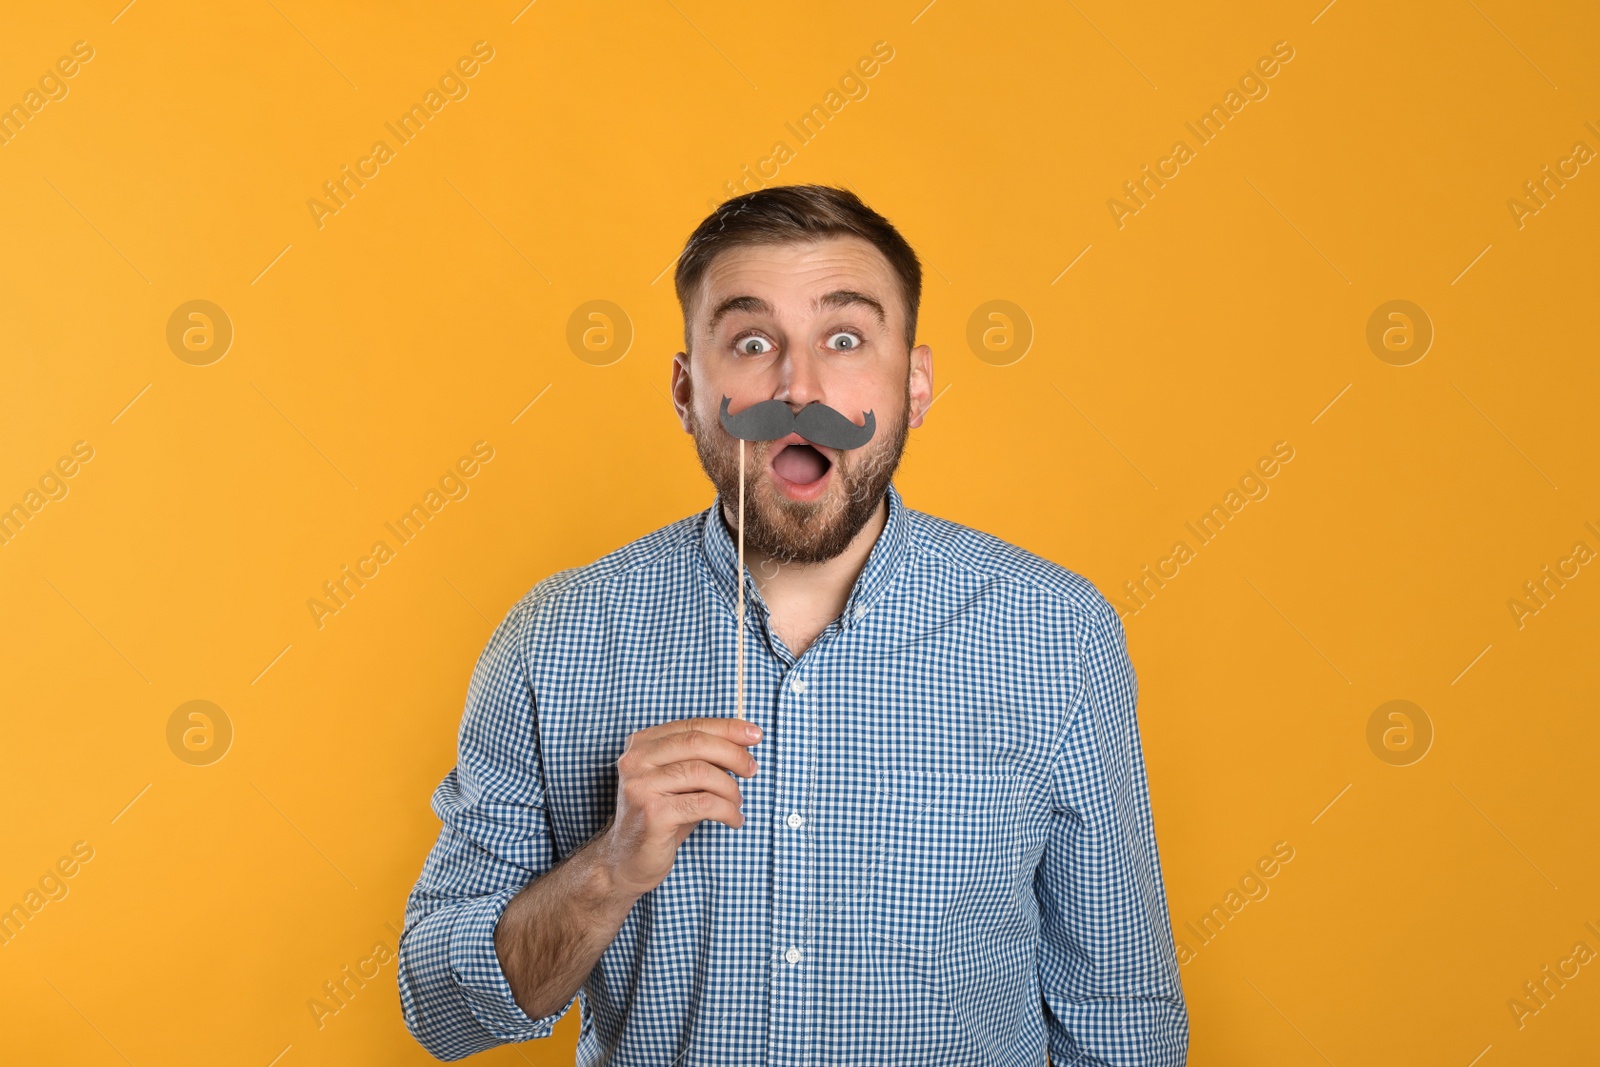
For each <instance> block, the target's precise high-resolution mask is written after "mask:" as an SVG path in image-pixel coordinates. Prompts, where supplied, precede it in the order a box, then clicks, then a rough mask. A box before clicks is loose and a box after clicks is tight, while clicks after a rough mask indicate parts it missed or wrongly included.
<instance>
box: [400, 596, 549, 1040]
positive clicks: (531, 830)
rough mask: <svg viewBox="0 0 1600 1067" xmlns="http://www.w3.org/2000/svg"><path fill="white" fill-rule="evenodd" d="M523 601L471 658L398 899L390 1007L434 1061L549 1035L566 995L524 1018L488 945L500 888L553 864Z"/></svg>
mask: <svg viewBox="0 0 1600 1067" xmlns="http://www.w3.org/2000/svg"><path fill="white" fill-rule="evenodd" d="M536 592H537V590H536ZM532 610H534V598H533V597H532V596H531V595H530V596H529V597H526V598H524V599H523V600H522V601H520V602H519V603H518V604H517V606H516V607H514V608H512V609H511V611H510V612H509V613H507V615H506V617H505V618H504V619H503V620H502V621H501V623H500V625H499V626H497V627H496V628H495V631H494V633H493V634H492V635H491V636H490V638H489V643H488V645H487V646H486V647H485V648H484V650H483V652H482V654H481V655H480V656H479V657H478V662H477V665H476V666H475V667H474V668H473V672H472V680H471V682H470V683H469V685H468V687H467V701H466V708H465V710H464V712H463V714H462V717H461V730H460V733H459V736H458V745H457V758H456V766H455V768H454V769H452V770H451V771H450V772H449V773H448V774H446V775H445V777H444V780H443V781H442V782H440V783H439V787H438V789H436V790H435V791H434V794H433V801H432V807H433V813H434V814H435V815H437V816H438V817H439V819H440V821H441V822H442V823H443V826H442V827H441V828H440V831H439V839H438V841H437V842H436V843H435V844H434V846H433V849H432V851H431V852H429V854H428V858H427V861H426V863H425V864H424V866H423V870H422V875H421V877H420V878H419V879H418V880H417V884H416V886H415V887H414V888H413V889H412V891H411V894H410V896H409V898H408V899H407V902H406V913H405V926H404V929H403V930H402V931H401V938H400V951H399V955H400V966H399V983H400V1003H401V1008H402V1009H403V1011H404V1013H405V1021H406V1028H407V1029H408V1030H410V1031H411V1035H412V1036H413V1037H415V1038H416V1039H417V1041H418V1042H419V1043H420V1044H421V1045H422V1047H423V1048H425V1049H427V1051H428V1052H430V1053H431V1054H432V1055H433V1056H434V1057H436V1058H438V1059H441V1060H458V1059H461V1058H462V1057H464V1056H469V1055H471V1054H472V1053H475V1052H481V1051H483V1050H484V1049H488V1048H492V1047H494V1046H495V1045H499V1044H503V1043H506V1042H517V1041H530V1040H533V1039H534V1038H540V1037H549V1036H550V1033H551V1031H552V1030H553V1029H554V1027H555V1024H556V1022H557V1021H559V1020H560V1019H561V1018H562V1016H564V1015H565V1014H566V1013H567V1012H568V1011H569V1010H570V1009H571V1007H572V1005H573V1003H576V998H574V999H573V1000H572V1001H569V1002H568V1003H567V1005H566V1007H564V1008H562V1009H561V1010H560V1011H558V1012H556V1013H554V1014H551V1015H546V1016H544V1017H543V1018H539V1019H534V1018H530V1017H529V1016H528V1015H527V1013H526V1012H524V1011H523V1010H522V1009H521V1008H520V1007H518V1006H517V1003H516V1000H515V998H514V997H513V996H512V992H511V985H510V983H509V982H508V981H507V980H506V976H505V972H504V971H502V970H501V969H500V958H499V955H498V954H497V953H496V952H495V946H494V930H495V924H496V923H498V922H499V921H500V916H501V913H503V912H504V911H505V908H506V905H507V904H508V903H509V902H510V901H511V898H512V897H514V896H516V895H517V893H518V892H519V891H520V890H521V889H522V888H523V887H524V886H525V885H527V883H528V882H530V881H532V880H533V879H534V878H535V877H537V876H538V875H540V874H542V873H543V872H545V871H547V870H549V869H550V868H551V867H552V866H554V865H555V854H554V845H553V843H552V839H551V835H550V829H549V821H548V817H547V813H546V811H545V795H544V791H545V779H544V773H543V770H542V767H541V763H540V755H539V745H538V730H537V729H536V728H535V714H536V712H535V708H534V700H533V691H532V686H531V683H530V681H529V672H528V669H527V660H526V656H527V652H528V649H527V646H526V644H525V635H526V632H527V618H528V614H529V612H531V611H532Z"/></svg>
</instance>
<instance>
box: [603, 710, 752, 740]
mask: <svg viewBox="0 0 1600 1067" xmlns="http://www.w3.org/2000/svg"><path fill="white" fill-rule="evenodd" d="M688 730H699V731H702V732H704V733H709V734H715V735H718V736H721V737H726V738H727V739H728V740H729V741H732V742H734V743H735V744H739V745H753V744H756V743H757V742H758V741H760V740H761V728H760V727H759V726H756V725H755V723H753V722H751V721H749V720H748V719H739V718H735V717H733V716H731V715H696V716H693V717H691V718H687V719H673V720H672V721H671V722H663V723H657V724H656V725H654V726H646V727H645V728H644V729H642V730H636V731H634V733H633V735H632V736H633V738H637V739H638V740H639V741H641V742H654V741H658V740H660V739H662V738H663V737H667V736H669V735H671V734H675V733H682V732H684V731H688ZM752 731H753V732H752ZM630 740H631V738H630Z"/></svg>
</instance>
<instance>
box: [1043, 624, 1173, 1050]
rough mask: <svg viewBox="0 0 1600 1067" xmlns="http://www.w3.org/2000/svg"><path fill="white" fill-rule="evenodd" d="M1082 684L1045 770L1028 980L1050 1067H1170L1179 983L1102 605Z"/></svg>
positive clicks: (1129, 669)
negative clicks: (1046, 799) (1044, 824)
mask: <svg viewBox="0 0 1600 1067" xmlns="http://www.w3.org/2000/svg"><path fill="white" fill-rule="evenodd" d="M1073 640H1074V643H1075V646H1076V649H1075V654H1076V662H1077V664H1078V666H1079V668H1080V669H1079V670H1078V671H1075V672H1072V673H1073V674H1074V675H1075V676H1076V678H1077V681H1078V682H1079V683H1080V684H1079V685H1078V687H1077V692H1076V693H1074V694H1072V698H1071V706H1070V710H1069V711H1068V713H1067V719H1066V723H1065V727H1064V729H1063V731H1062V736H1061V741H1060V746H1059V750H1058V752H1057V754H1056V760H1055V764H1054V767H1053V778H1052V803H1051V807H1052V811H1051V815H1050V828H1049V832H1048V837H1047V839H1046V843H1045V849H1044V853H1043V856H1042V858H1041V860H1040V864H1039V868H1038V870H1037V871H1036V872H1035V877H1034V889H1035V893H1036V895H1037V897H1038V900H1039V907H1040V916H1041V919H1040V950H1039V979H1040V988H1041V991H1042V995H1043V999H1044V1008H1045V1016H1046V1020H1047V1022H1048V1024H1049V1030H1050V1060H1051V1062H1052V1063H1053V1064H1054V1065H1056V1067H1066V1065H1068V1064H1073V1065H1083V1067H1101V1065H1105V1067H1113V1065H1114V1067H1178V1065H1181V1064H1183V1063H1185V1062H1187V1058H1188V1049H1189V1015H1188V1009H1187V1006H1186V1005H1185V1003H1184V997H1183V986H1182V983H1181V981H1180V979H1179V976H1178V962H1177V953H1176V950H1175V947H1174V944H1173V939H1172V927H1171V922H1170V920H1169V918H1168V911H1167V898H1166V890H1165V886H1164V884H1163V881H1162V877H1161V862H1160V858H1159V856H1158V855H1157V852H1156V835H1155V825H1154V820H1153V818H1152V816H1151V810H1150V795H1149V789H1148V784H1147V782H1146V778H1145V765H1144V753H1143V749H1142V747H1141V745H1140V740H1139V725H1138V720H1137V717H1136V715H1135V708H1136V705H1137V703H1138V683H1137V679H1136V678H1135V675H1134V672H1133V665H1132V663H1131V662H1130V661H1129V659H1128V651H1127V640H1126V634H1125V633H1124V631H1123V627H1122V621H1121V620H1120V619H1119V618H1118V617H1117V614H1116V612H1115V610H1113V609H1112V608H1111V607H1110V605H1109V604H1104V603H1102V604H1101V605H1100V606H1099V610H1097V611H1096V612H1095V613H1094V614H1092V615H1091V616H1089V617H1088V618H1086V619H1083V620H1082V621H1081V622H1077V623H1075V624H1074V634H1073Z"/></svg>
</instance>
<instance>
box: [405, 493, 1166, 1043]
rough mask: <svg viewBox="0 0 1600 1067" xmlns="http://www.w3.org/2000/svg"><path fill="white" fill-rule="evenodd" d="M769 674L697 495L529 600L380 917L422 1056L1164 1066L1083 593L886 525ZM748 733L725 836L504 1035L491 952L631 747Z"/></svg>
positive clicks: (497, 645)
mask: <svg viewBox="0 0 1600 1067" xmlns="http://www.w3.org/2000/svg"><path fill="white" fill-rule="evenodd" d="M888 500H889V515H888V523H887V525H886V526H885V528H884V530H883V532H882V533H881V535H880V536H879V538H878V540H877V542H876V543H875V544H874V545H873V547H872V550H871V554H870V556H869V557H868V559H867V562H866V565H865V567H864V568H863V570H862V573H861V574H860V576H859V577H858V579H857V580H856V583H855V586H854V588H853V589H852V591H851V593H850V596H849V599H848V600H847V601H846V603H845V606H844V611H843V612H842V613H841V614H840V615H839V616H838V617H837V618H836V619H834V620H833V621H832V622H830V623H829V624H828V626H827V628H826V629H824V630H823V631H822V632H821V634H820V635H819V636H818V637H817V639H816V640H815V641H814V642H813V643H812V644H811V645H810V646H809V647H808V648H807V649H806V650H805V651H804V653H803V654H802V655H800V656H799V657H796V656H795V655H794V654H793V653H792V652H790V650H789V649H788V648H787V647H786V646H785V645H784V643H783V641H782V640H781V639H780V638H779V637H778V635H777V634H776V633H775V632H774V631H773V629H772V626H771V622H770V619H769V616H768V610H767V606H766V604H765V602H764V601H763V600H762V597H761V594H760V592H759V590H758V589H757V588H756V586H755V582H754V579H753V577H752V576H751V575H750V571H749V569H748V567H747V568H746V569H745V570H743V571H742V572H741V571H740V569H739V567H738V565H737V550H736V547H735V542H734V540H733V538H732V537H731V536H730V534H729V531H728V529H727V527H726V526H725V525H724V523H723V522H722V521H721V519H720V517H719V516H720V509H721V507H722V501H721V500H720V499H717V500H714V501H713V503H712V505H711V507H709V508H708V509H707V510H706V511H704V512H701V513H699V514H696V515H691V516H689V517H686V518H684V519H681V520H679V521H677V522H675V523H672V524H671V525H668V526H665V527H662V528H661V529H659V530H656V531H655V532H653V533H650V534H647V535H645V536H644V537H641V538H639V539H638V540H636V541H633V542H632V543H630V544H628V545H625V546H623V547H622V548H620V549H618V550H616V551H614V552H612V553H610V554H609V555H606V556H604V557H602V558H600V559H599V560H597V561H595V562H594V563H591V564H589V565H588V566H584V567H576V568H572V569H570V570H564V571H561V572H559V573H557V574H554V575H551V576H550V577H548V578H546V579H544V580H543V581H540V582H539V583H537V584H536V585H535V586H534V587H533V589H532V590H530V591H529V592H528V594H527V595H525V596H524V597H523V598H522V599H521V600H520V601H519V602H518V603H517V604H516V606H515V607H513V608H512V609H511V610H510V612H509V613H508V614H507V615H506V616H505V618H504V620H503V621H502V622H501V623H500V624H499V625H498V627H496V629H495V631H494V633H493V635H492V636H491V637H490V638H489V642H488V645H487V647H486V648H485V649H484V651H483V653H482V655H481V656H480V658H479V659H478V661H477V665H476V667H475V668H474V670H473V674H472V679H471V682H470V684H469V686H468V690H467V699H466V707H465V711H464V714H463V715H462V720H461V730H460V737H459V749H458V755H457V764H456V766H455V768H454V769H453V770H451V771H450V772H449V773H448V774H446V775H445V777H444V780H443V781H442V782H441V783H440V784H439V787H438V789H437V791H436V792H435V793H434V795H433V801H432V807H433V811H434V813H435V814H436V815H437V816H438V817H439V818H440V819H441V820H442V821H443V823H444V825H443V828H442V829H441V831H440V834H439V839H438V841H437V843H436V844H435V845H434V847H433V849H432V851H431V852H430V854H429V855H428V858H427V862H426V864H425V866H424V868H423V871H422V875H421V878H420V879H419V880H418V882H417V884H416V887H415V888H414V889H413V890H412V892H411V894H410V897H409V899H408V901H407V906H406V913H405V929H404V931H403V936H402V940H401V943H400V950H399V955H400V966H399V984H400V998H401V1004H402V1008H403V1010H404V1014H405V1020H406V1025H407V1027H408V1028H409V1029H410V1031H411V1033H412V1034H413V1035H414V1036H415V1037H416V1039H417V1040H418V1041H419V1042H421V1043H422V1045H423V1046H424V1047H425V1048H426V1049H427V1050H428V1051H429V1052H431V1053H432V1054H433V1055H434V1056H436V1057H438V1058H440V1059H447V1060H453V1059H459V1058H461V1057H463V1056H467V1055H469V1054H471V1053H474V1052H478V1051H480V1050H483V1049H487V1048H490V1047H492V1046H494V1045H497V1044H501V1043H504V1042H517V1041H529V1040H532V1039H534V1038H541V1037H547V1036H549V1034H550V1032H551V1029H552V1028H553V1027H554V1025H555V1023H556V1022H557V1020H559V1019H560V1018H562V1017H563V1016H564V1015H565V1014H566V1013H567V1011H569V1010H571V1007H572V1005H573V1004H574V1003H577V1004H580V1005H581V1010H580V1019H581V1026H580V1036H579V1039H578V1052H577V1062H578V1064H580V1065H585V1067H587V1065H595V1064H611V1065H616V1067H622V1065H628V1067H634V1065H637V1067H668V1065H671V1067H695V1065H706V1064H736V1065H740V1067H748V1065H752V1064H768V1065H771V1067H779V1065H784V1067H824V1065H833V1064H870V1065H872V1067H887V1065H917V1067H931V1065H938V1064H950V1065H957V1064H959V1065H963V1067H973V1065H995V1067H1000V1065H1012V1064H1016V1065H1022V1064H1026V1065H1028V1067H1042V1065H1043V1064H1044V1063H1045V1062H1046V1053H1047V1052H1048V1054H1049V1059H1050V1062H1051V1063H1052V1064H1054V1065H1056V1067H1064V1065H1067V1064H1084V1065H1090V1064H1118V1065H1129V1067H1132V1065H1135V1064H1137V1065H1139V1067H1162V1065H1169V1064H1182V1063H1184V1062H1185V1059H1186V1054H1187V1051H1188V1043H1189V1020H1188V1012H1187V1008H1186V1005H1185V1003H1184V998H1183V988H1182V985H1181V984H1180V982H1179V978H1178V966H1177V960H1176V955H1175V951H1174V945H1173V939H1172V930H1171V926H1170V923H1169V919H1168V912H1167V902H1166V895H1165V890H1164V887H1163V884H1162V876H1161V865H1160V861H1159V858H1158V856H1157V852H1156V838H1155V828H1154V824H1153V821H1152V818H1151V812H1150V800H1149V794H1148V790H1147V785H1146V778H1145V766H1144V756H1143V750H1142V748H1141V745H1140V740H1139V730H1138V723H1137V720H1136V717H1135V703H1136V700H1137V695H1138V687H1137V682H1136V679H1135V677H1134V672H1133V668H1132V665H1131V664H1130V663H1129V660H1128V655H1127V649H1126V640H1125V637H1124V633H1123V629H1122V623H1121V620H1120V619H1119V618H1118V616H1117V613H1116V611H1115V610H1114V609H1113V608H1112V607H1111V606H1110V604H1108V603H1107V601H1106V600H1105V598H1104V597H1103V596H1102V595H1101V594H1100V592H1099V591H1098V590H1097V589H1096V588H1095V587H1094V586H1093V585H1092V584H1091V583H1090V582H1089V581H1088V580H1086V579H1085V578H1083V577H1081V576H1079V575H1078V574H1076V573H1074V572H1073V571H1070V570H1067V569H1065V568H1063V567H1060V566H1058V565H1056V564H1054V563H1051V562H1049V561H1048V560H1045V559H1042V558H1040V557H1038V556H1035V555H1033V554H1031V553H1029V552H1026V551H1024V550H1022V549H1020V548H1017V547H1016V546H1013V545H1011V544H1009V543H1007V542H1005V541H1002V540H1000V539H999V538H996V537H993V536H991V535H988V534H985V533H982V532H980V531H977V530H974V529H972V528H970V527H967V526H963V525H960V524H957V523H954V522H950V521H947V520H944V519H940V518H937V517H935V516H932V515H929V514H927V513H925V512H921V511H914V510H911V509H909V508H907V507H906V506H905V504H904V503H903V502H902V501H901V498H900V494H899V491H898V490H897V489H896V488H895V487H894V486H893V485H891V486H890V487H889V492H888ZM740 574H742V576H743V577H744V579H745V581H746V587H745V622H746V635H745V715H746V717H747V718H750V719H752V720H754V721H755V722H756V723H758V724H760V726H761V727H762V729H763V730H765V732H766V733H765V738H764V739H763V740H762V741H761V743H760V744H758V745H756V746H754V748H752V749H751V751H752V753H753V755H754V756H755V757H756V759H757V761H758V762H759V763H760V770H759V772H758V773H757V774H756V776H755V777H754V778H749V779H745V778H741V779H739V780H738V782H739V786H740V788H741V790H742V792H743V796H744V809H743V810H744V815H745V819H746V822H745V825H744V826H743V827H742V828H741V829H738V830H733V829H730V828H729V827H727V826H724V825H723V824H721V823H718V822H711V821H703V822H702V823H701V824H700V825H699V826H698V827H697V828H696V829H695V830H694V832H693V833H691V834H690V835H689V837H688V838H687V839H686V840H685V841H684V843H683V844H682V846H681V847H680V848H679V849H678V853H677V858H676V861H675V862H674V865H673V867H672V870H671V872H670V873H669V874H668V875H667V877H666V879H665V880H664V881H663V882H661V884H660V885H658V886H657V887H656V888H655V889H653V890H651V891H650V892H648V893H646V894H645V895H644V896H643V897H641V898H640V899H639V900H638V901H637V903H635V905H634V907H633V909H632V911H631V912H630V913H629V914H628V917H627V919H626V920H625V921H624V922H623V924H622V928H621V929H620V930H619V931H618V933H617V936H616V938H615V940H614V941H613V942H612V943H611V945H610V946H609V947H608V948H607V949H606V951H605V953H604V954H603V955H602V956H601V957H600V960H599V963H598V964H597V965H596V966H595V968H594V969H593V970H592V971H591V972H590V974H589V976H588V979H587V981H586V982H585V984H584V986H583V987H582V989H581V990H580V991H579V992H578V994H577V996H575V997H574V998H573V1000H572V1001H569V1002H568V1004H567V1006H566V1007H565V1008H563V1009H562V1010H561V1011H559V1012H556V1013H554V1014H552V1015H547V1016H545V1017H544V1018H540V1019H533V1018H529V1017H528V1015H527V1014H526V1013H524V1012H523V1010H522V1009H521V1008H520V1007H518V1006H517V1003H516V1001H515V1000H514V999H513V997H512V993H511V987H510V985H509V983H508V982H507V981H506V977H505V974H504V972H503V971H502V970H501V968H500V963H499V959H498V957H497V955H496V953H495V946H494V929H495V924H496V922H497V921H498V920H499V918H500V915H501V913H502V911H503V910H504V909H505V907H506V904H507V902H508V901H510V899H511V898H512V897H513V896H515V895H516V894H517V892H518V891H519V890H520V889H522V888H523V886H525V885H526V884H527V883H528V882H529V881H530V880H531V879H534V878H536V877H538V876H539V875H540V874H541V873H543V872H544V871H546V870H548V869H549V868H550V867H551V866H553V865H554V864H555V863H556V862H557V861H559V860H560V859H562V858H563V857H565V856H567V855H569V854H570V853H572V852H573V851H574V850H575V849H577V848H578V847H579V846H580V845H582V844H583V843H584V842H586V841H588V840H589V838H590V837H592V836H593V835H594V834H596V833H597V832H598V831H600V830H601V829H602V828H603V827H604V826H605V825H606V823H607V821H608V820H609V819H610V817H611V815H612V812H613V811H614V808H615V803H616V790H617V768H616V759H617V757H618V756H619V755H620V754H621V752H622V750H623V746H624V743H625V742H626V740H627V737H628V735H629V734H631V733H633V732H634V731H635V730H640V729H643V728H644V727H647V726H651V725H655V724H658V723H663V722H667V721H669V720H674V719H682V718H689V717H691V716H696V715H707V714H712V715H733V714H734V668H735V647H734V641H735V637H736V633H737V625H736V615H735V596H736V592H737V585H736V584H735V583H736V581H737V578H736V575H740Z"/></svg>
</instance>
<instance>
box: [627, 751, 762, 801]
mask: <svg viewBox="0 0 1600 1067" xmlns="http://www.w3.org/2000/svg"><path fill="white" fill-rule="evenodd" d="M640 784H641V785H642V786H643V787H644V789H645V795H646V796H659V795H666V796H672V795H676V794H681V793H700V792H705V793H715V794H717V795H718V796H721V797H726V798H727V799H728V800H730V801H732V802H733V803H734V805H735V806H737V805H738V804H739V803H740V802H741V801H742V800H743V799H744V793H743V791H741V790H740V788H739V783H738V782H736V781H734V780H733V779H732V778H729V777H728V775H727V774H726V773H725V772H724V771H723V770H722V768H720V767H717V766H715V765H714V764H711V763H707V762H706V761H704V760H682V761H680V762H678V763H668V764H666V765H665V766H662V767H657V768H655V769H654V770H653V771H651V772H649V774H647V775H646V776H645V778H644V780H643V782H641V783H640Z"/></svg>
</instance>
